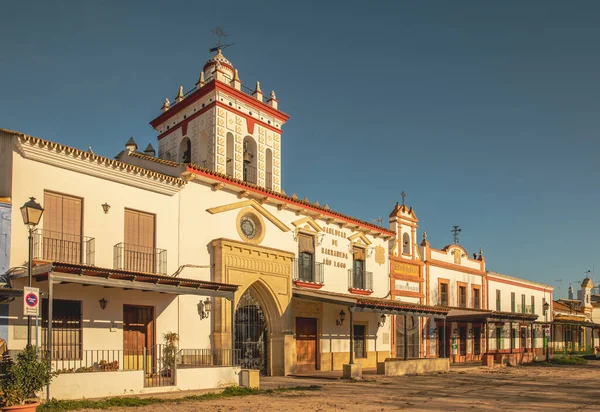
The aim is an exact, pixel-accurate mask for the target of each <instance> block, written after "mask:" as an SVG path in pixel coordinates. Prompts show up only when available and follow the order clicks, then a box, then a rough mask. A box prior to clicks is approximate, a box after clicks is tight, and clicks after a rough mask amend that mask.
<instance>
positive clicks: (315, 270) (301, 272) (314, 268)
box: [293, 259, 324, 285]
mask: <svg viewBox="0 0 600 412" xmlns="http://www.w3.org/2000/svg"><path fill="white" fill-rule="evenodd" d="M323 272H324V270H323V263H318V262H312V263H307V262H306V261H304V260H302V259H294V275H293V276H294V277H293V279H294V282H295V283H300V282H304V283H314V284H316V285H323V283H324V276H323Z"/></svg>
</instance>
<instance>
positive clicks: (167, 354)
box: [162, 332, 179, 378]
mask: <svg viewBox="0 0 600 412" xmlns="http://www.w3.org/2000/svg"><path fill="white" fill-rule="evenodd" d="M163 339H164V340H165V347H164V349H163V354H162V355H163V376H167V377H169V378H172V377H173V371H174V370H175V362H176V361H177V342H178V341H179V335H178V334H177V333H175V332H167V333H165V334H163Z"/></svg>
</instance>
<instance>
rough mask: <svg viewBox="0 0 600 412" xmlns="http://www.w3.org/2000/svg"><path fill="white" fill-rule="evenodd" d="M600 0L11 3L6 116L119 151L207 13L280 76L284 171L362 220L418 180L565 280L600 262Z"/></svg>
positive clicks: (434, 226) (245, 69) (428, 219)
mask: <svg viewBox="0 0 600 412" xmlns="http://www.w3.org/2000/svg"><path fill="white" fill-rule="evenodd" d="M599 13H600V3H598V2H594V1H578V2H564V1H548V0H545V1H533V0H531V1H527V2H523V1H502V2H491V1H458V0H455V1H452V2H449V1H422V2H407V1H406V2H405V1H396V2H391V1H390V2H365V1H360V2H355V1H343V2H342V1H335V2H334V1H330V2H324V1H318V2H312V1H302V2H287V1H283V2H282V1H262V2H260V1H254V2H247V1H245V2H237V1H230V2H197V1H189V2H178V1H170V2H164V1H161V2H158V1H143V2H142V1H127V2H121V1H103V2H92V1H86V2H81V1H63V2H41V1H40V2H30V1H22V2H5V3H4V4H3V5H2V15H3V19H2V20H3V23H2V29H1V36H0V50H1V53H0V127H4V128H9V129H14V130H18V131H22V132H25V133H28V134H32V135H34V136H40V137H44V138H46V139H50V140H54V141H58V142H60V143H63V144H68V145H72V146H75V147H79V148H83V149H87V147H88V146H92V148H93V150H94V151H95V152H96V153H100V154H103V155H106V156H114V155H115V154H117V153H118V152H119V151H120V150H121V149H122V148H123V145H124V143H125V141H126V140H127V139H128V137H129V136H134V138H135V139H136V141H137V142H138V144H139V145H140V146H145V145H146V144H147V143H149V142H152V143H155V139H156V134H155V133H154V132H153V130H152V129H151V127H150V126H149V124H148V122H149V121H150V120H151V119H152V118H153V117H154V116H155V115H156V114H157V113H158V112H159V109H160V107H161V104H162V102H163V100H164V98H165V97H166V96H168V97H169V98H171V99H172V98H173V97H174V96H175V95H176V92H177V89H178V87H179V85H183V86H184V89H185V90H189V89H190V88H192V87H193V85H194V83H195V82H196V80H197V78H198V73H199V71H200V69H201V68H202V66H203V65H204V62H205V61H206V60H207V59H208V58H209V53H208V48H209V47H211V46H213V45H214V43H215V38H214V36H212V34H211V28H212V27H214V26H216V25H221V26H223V27H224V28H225V30H226V31H227V32H228V34H229V37H228V39H227V41H230V42H235V43H236V45H235V46H233V47H230V48H228V49H226V50H225V55H226V56H227V58H228V59H229V60H231V62H232V63H233V64H234V65H235V67H236V68H237V69H239V72H240V77H241V79H242V81H243V82H244V84H246V85H248V86H250V87H252V86H253V85H254V82H255V81H256V80H260V81H261V86H262V89H263V91H265V92H268V91H270V90H271V89H275V91H276V93H277V97H278V100H279V105H280V106H279V107H280V109H281V110H283V111H285V112H286V113H288V114H290V115H291V118H290V121H289V122H288V124H287V125H286V126H285V127H284V135H283V140H282V142H283V143H282V145H283V152H284V153H283V164H282V169H283V170H282V171H283V186H284V189H285V190H286V192H287V193H288V194H291V193H293V192H295V193H297V194H298V196H300V197H304V196H307V197H308V198H309V199H310V200H311V201H314V200H318V201H319V202H320V203H321V204H324V203H329V205H330V206H331V207H332V208H334V209H335V210H338V211H340V212H343V213H347V214H350V215H353V216H356V217H358V218H361V219H364V220H371V219H376V218H377V217H380V216H381V217H383V218H384V219H386V218H387V216H388V214H389V213H390V211H391V210H392V208H393V206H394V204H395V202H396V201H398V200H400V193H401V192H402V191H403V190H404V191H405V192H406V193H407V198H406V201H407V203H408V204H410V205H412V206H413V207H414V208H415V210H416V213H417V216H418V217H419V219H420V228H419V231H420V233H422V231H423V230H427V233H428V237H429V240H430V242H431V243H432V245H433V246H434V247H438V248H441V247H443V246H444V245H446V244H448V243H451V240H452V235H451V233H450V229H451V228H452V225H460V226H461V228H462V229H463V231H462V234H461V237H460V243H461V244H462V245H463V246H465V247H466V248H467V250H468V251H469V252H470V253H473V252H475V251H477V250H479V248H480V247H482V248H483V250H484V254H485V256H486V259H487V264H488V269H490V270H494V271H499V272H503V273H506V274H509V275H513V276H519V277H525V278H528V279H531V280H535V281H539V282H544V283H548V284H551V285H554V286H557V287H558V286H560V285H561V283H558V282H556V280H558V279H562V280H563V282H562V289H561V290H560V292H559V294H563V295H564V294H565V293H566V289H567V287H568V285H569V282H575V281H577V280H581V279H582V278H583V276H584V271H586V270H588V269H592V267H593V266H594V265H595V266H598V267H597V268H596V272H597V273H598V276H597V278H598V279H599V280H600V259H598V252H599V250H600V238H599V237H598V229H599V223H600V219H599V217H598V213H597V210H598V204H599V203H600V191H599V190H598V182H599V181H600V166H598V153H599V152H600V150H599V149H600V143H599V140H598V134H599V132H600V116H599V115H598V113H599V112H600V100H599V99H598V96H600V82H599V80H598V79H599V73H600V55H599V52H598V44H599V42H600V26H599V25H598V24H597V16H598V14H599Z"/></svg>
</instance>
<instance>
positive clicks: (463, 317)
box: [447, 308, 538, 322]
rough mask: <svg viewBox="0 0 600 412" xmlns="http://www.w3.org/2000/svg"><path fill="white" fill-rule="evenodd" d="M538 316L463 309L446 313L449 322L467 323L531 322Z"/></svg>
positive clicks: (455, 309) (454, 309) (453, 309)
mask: <svg viewBox="0 0 600 412" xmlns="http://www.w3.org/2000/svg"><path fill="white" fill-rule="evenodd" d="M537 318H538V315H534V314H532V313H515V312H501V311H497V310H489V309H464V308H452V309H450V312H449V313H448V318H447V319H448V320H449V321H455V322H458V321H468V322H486V321H487V322H490V321H491V322H510V321H515V320H517V321H524V322H533V321H534V320H536V319H537Z"/></svg>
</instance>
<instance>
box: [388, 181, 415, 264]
mask: <svg viewBox="0 0 600 412" xmlns="http://www.w3.org/2000/svg"><path fill="white" fill-rule="evenodd" d="M401 196H402V204H399V203H396V206H395V207H394V210H392V213H390V216H389V218H390V220H389V223H390V229H392V230H393V231H394V232H396V239H395V241H396V244H395V245H394V247H393V249H392V250H394V251H395V253H394V255H395V256H397V257H399V258H402V259H408V260H415V259H418V252H419V251H418V250H417V240H416V238H417V228H418V227H419V226H418V224H419V219H417V215H416V214H415V211H414V210H413V208H412V207H408V206H406V204H405V203H404V197H405V196H406V194H405V193H404V192H402V195H401Z"/></svg>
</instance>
